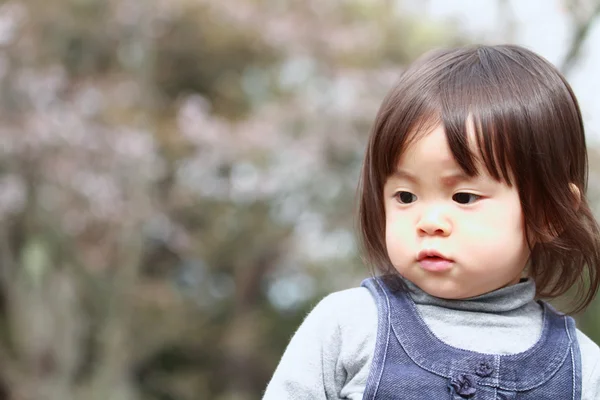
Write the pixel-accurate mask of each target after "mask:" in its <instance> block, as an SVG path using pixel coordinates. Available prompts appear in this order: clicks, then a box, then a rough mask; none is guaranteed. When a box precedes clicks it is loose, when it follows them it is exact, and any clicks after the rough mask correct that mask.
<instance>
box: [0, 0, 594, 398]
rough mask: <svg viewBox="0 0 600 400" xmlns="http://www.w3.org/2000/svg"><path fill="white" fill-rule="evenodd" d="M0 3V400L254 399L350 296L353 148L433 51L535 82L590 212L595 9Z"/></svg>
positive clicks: (589, 326) (102, 0)
mask: <svg viewBox="0 0 600 400" xmlns="http://www.w3.org/2000/svg"><path fill="white" fill-rule="evenodd" d="M0 4H1V5H0V399H11V400H12V399H15V400H16V399H19V400H21V399H22V400H46V399H47V400H69V399H73V400H75V399H77V400H79V399H85V400H88V399H90V400H95V399H98V400H100V399H101V400H106V399H113V400H134V399H136V400H137V399H139V400H196V399H216V400H253V399H259V398H260V396H261V392H262V391H263V390H264V388H265V386H266V384H267V382H268V380H269V378H270V376H271V374H272V372H273V370H274V368H275V367H276V365H277V362H278V360H279V358H280V357H281V354H282V352H283V350H284V348H285V346H286V344H287V342H288V340H289V338H290V336H291V335H292V333H293V332H294V330H295V328H296V327H297V326H298V325H299V323H300V322H301V321H302V319H303V318H304V316H305V315H306V313H307V312H308V310H310V309H311V308H312V307H313V306H314V305H315V304H316V302H317V301H318V300H319V299H320V298H322V297H323V296H324V295H325V294H327V293H329V292H332V291H335V290H340V289H345V288H348V287H352V286H356V285H358V284H359V283H360V281H361V280H362V279H363V278H365V277H366V276H368V272H367V269H366V268H365V267H364V266H363V265H362V263H361V261H360V259H359V254H358V253H357V246H356V239H355V222H354V221H355V220H354V207H355V197H354V196H355V188H356V184H357V180H358V172H359V169H360V164H361V160H362V155H363V149H364V145H365V142H366V138H367V134H368V131H369V128H370V124H371V123H372V121H373V119H374V117H375V114H376V112H377V108H378V106H379V103H380V102H381V100H382V99H383V96H384V95H385V93H386V92H387V91H388V90H389V88H390V87H391V85H392V84H393V83H394V81H395V80H396V79H397V78H398V76H399V74H400V72H401V71H402V68H403V66H405V65H406V64H407V63H408V62H410V61H411V60H413V59H414V58H415V57H417V56H418V55H420V54H421V53H423V52H424V51H426V50H429V49H431V48H434V47H439V46H454V45H460V44H468V43H475V42H479V43H502V42H511V43H517V44H521V45H525V46H527V47H529V48H531V49H532V50H534V51H537V52H539V53H540V54H542V55H543V56H545V57H547V58H548V59H549V60H550V61H552V62H553V63H555V64H556V65H557V66H558V67H559V68H560V69H561V70H562V71H563V72H564V73H565V74H566V75H567V77H568V79H569V80H570V81H571V82H572V84H573V87H574V90H575V92H576V93H577V95H578V96H579V99H580V101H581V106H582V110H583V113H584V118H585V123H586V125H587V134H588V142H589V146H590V159H591V164H592V170H591V172H590V192H589V196H590V198H591V201H592V203H593V204H594V207H595V209H596V210H598V209H599V208H598V205H600V196H599V194H600V176H599V174H600V162H599V161H600V157H599V155H598V150H599V149H600V143H599V139H600V105H599V101H598V99H597V96H598V93H599V92H600V74H598V73H597V71H598V70H600V23H598V21H597V20H598V18H597V17H598V14H599V13H600V1H598V0H595V1H591V0H571V1H569V0H530V1H526V2H525V1H520V2H518V1H502V0H486V1H476V0H460V1H459V0H453V1H443V0H430V1H425V0H304V1H289V0H221V1H219V0H212V1H208V0H145V1H139V0H29V1H19V0H11V1H4V2H2V3H0ZM565 301H566V300H565ZM599 313H600V299H599V300H597V301H596V303H595V304H594V305H593V306H592V307H590V308H589V309H588V310H587V311H586V312H585V313H583V314H580V315H578V316H577V319H578V324H579V327H580V329H582V330H583V331H584V332H585V333H587V334H588V335H589V336H590V337H592V338H593V339H594V340H595V341H596V342H599V341H600V319H599V318H598V316H599Z"/></svg>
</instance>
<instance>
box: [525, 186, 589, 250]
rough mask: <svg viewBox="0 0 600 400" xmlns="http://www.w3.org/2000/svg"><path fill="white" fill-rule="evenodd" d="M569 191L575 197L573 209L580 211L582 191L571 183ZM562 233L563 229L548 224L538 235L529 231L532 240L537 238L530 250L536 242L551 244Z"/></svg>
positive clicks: (532, 242)
mask: <svg viewBox="0 0 600 400" xmlns="http://www.w3.org/2000/svg"><path fill="white" fill-rule="evenodd" d="M569 190H570V191H571V194H572V195H573V199H572V201H573V207H574V209H575V211H577V210H579V206H580V205H581V191H580V190H579V188H578V187H577V185H575V184H574V183H569ZM561 233H562V229H561V228H557V227H556V226H552V225H548V224H546V228H545V229H544V231H543V232H538V234H537V235H534V234H533V232H532V231H528V235H529V237H531V238H536V239H534V240H531V241H530V243H529V246H530V248H533V246H534V245H535V243H536V242H540V243H545V242H550V241H552V240H554V239H556V238H557V237H558V235H560V234H561Z"/></svg>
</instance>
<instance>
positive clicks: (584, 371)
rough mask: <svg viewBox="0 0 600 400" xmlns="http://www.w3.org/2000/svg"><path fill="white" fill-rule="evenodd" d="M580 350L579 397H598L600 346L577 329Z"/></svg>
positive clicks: (590, 398)
mask: <svg viewBox="0 0 600 400" xmlns="http://www.w3.org/2000/svg"><path fill="white" fill-rule="evenodd" d="M577 341H578V342H579V348H580V350H581V375H582V382H581V398H582V400H597V399H600V348H599V347H598V345H597V344H596V343H594V342H593V341H592V340H591V339H590V338H588V337H587V336H586V335H585V334H583V333H582V332H581V331H579V330H578V331H577Z"/></svg>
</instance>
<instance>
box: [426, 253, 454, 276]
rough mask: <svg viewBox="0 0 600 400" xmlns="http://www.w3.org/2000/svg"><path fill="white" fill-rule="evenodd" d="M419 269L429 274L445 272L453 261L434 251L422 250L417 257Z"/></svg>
mask: <svg viewBox="0 0 600 400" xmlns="http://www.w3.org/2000/svg"><path fill="white" fill-rule="evenodd" d="M417 261H418V262H419V265H420V266H421V268H423V269H424V270H426V271H430V272H443V271H447V270H449V269H450V268H452V266H453V265H454V261H452V260H450V259H448V258H446V257H444V256H443V255H441V254H440V253H438V252H437V251H434V250H424V251H421V252H419V254H418V255H417Z"/></svg>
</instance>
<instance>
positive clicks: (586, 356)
mask: <svg viewBox="0 0 600 400" xmlns="http://www.w3.org/2000/svg"><path fill="white" fill-rule="evenodd" d="M408 284H409V287H410V289H411V293H410V295H411V297H412V299H413V300H414V302H415V303H416V305H417V310H418V311H419V313H420V314H421V317H422V318H423V320H424V321H425V323H426V324H427V326H428V327H429V329H430V330H431V331H432V332H433V333H434V334H435V335H436V336H437V337H438V338H439V339H441V340H442V341H444V342H446V343H447V344H449V345H451V346H454V347H458V348H461V349H466V350H471V351H475V352H479V353H487V354H514V353H520V352H523V351H525V350H527V349H528V348H530V347H532V346H533V345H534V344H535V343H536V342H537V340H538V339H539V337H540V336H541V332H542V323H543V321H542V308H541V307H540V305H539V304H538V303H537V302H536V301H535V300H534V297H535V283H534V282H533V280H531V279H528V280H525V281H522V282H520V283H518V284H516V285H512V286H508V287H505V288H502V289H498V290H496V291H493V292H490V293H487V294H484V295H481V296H477V297H474V298H471V299H468V300H445V299H440V298H437V297H433V296H430V295H428V294H427V293H425V292H423V291H422V290H420V289H419V288H418V287H416V286H415V285H413V284H411V283H410V282H409V283H408ZM376 337H377V306H376V304H375V301H374V299H373V297H372V296H371V294H370V293H369V291H368V290H367V289H366V288H363V287H360V288H353V289H348V290H344V291H341V292H336V293H333V294H330V295H329V296H327V297H325V298H324V299H323V300H321V301H320V302H319V304H317V306H316V307H315V308H314V309H313V310H312V311H311V312H310V314H309V315H308V316H307V317H306V319H305V320H304V322H303V323H302V325H300V327H299V328H298V330H297V331H296V333H295V335H294V336H293V338H292V340H291V341H290V343H289V345H288V347H287V349H286V350H285V353H284V354H283V357H282V358H281V361H280V363H279V365H278V367H277V369H276V371H275V373H274V375H273V377H272V379H271V382H270V383H269V385H268V387H267V389H266V392H265V394H264V397H263V400H285V399H294V400H309V399H310V400H320V399H323V400H325V399H328V400H331V399H350V400H359V399H362V395H363V391H364V389H365V385H366V382H367V378H368V376H369V370H370V368H371V362H372V358H373V352H374V350H375V339H376ZM577 339H578V341H579V346H580V349H581V363H582V399H583V400H598V399H600V348H599V347H598V346H597V345H596V344H595V343H594V342H593V341H592V340H590V339H589V338H588V337H587V336H585V335H584V334H583V333H582V332H580V331H577Z"/></svg>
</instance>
